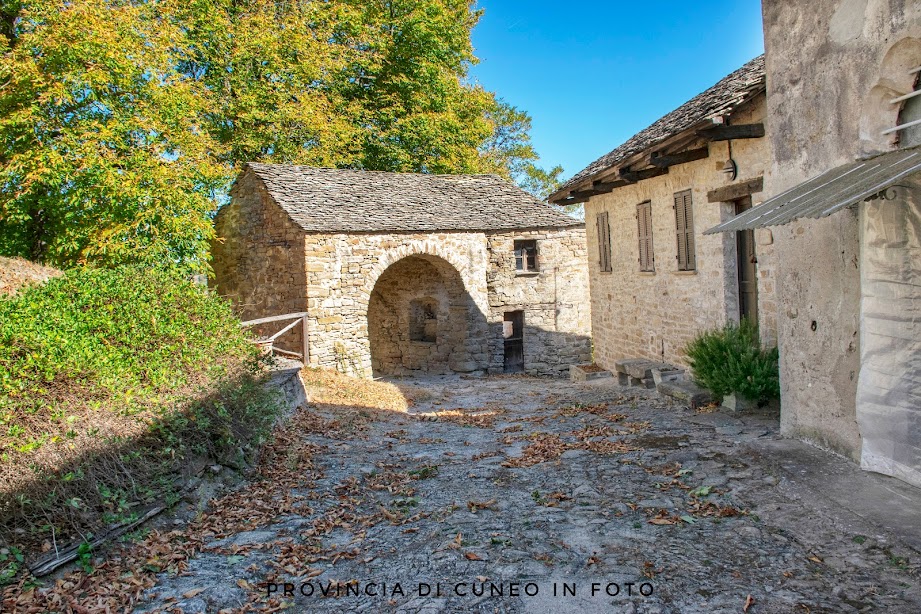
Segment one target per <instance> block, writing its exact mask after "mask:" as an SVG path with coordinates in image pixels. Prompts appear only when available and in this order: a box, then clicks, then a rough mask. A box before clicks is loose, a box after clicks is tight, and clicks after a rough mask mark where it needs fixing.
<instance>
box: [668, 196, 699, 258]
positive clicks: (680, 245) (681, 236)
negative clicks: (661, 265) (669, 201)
mask: <svg viewBox="0 0 921 614" xmlns="http://www.w3.org/2000/svg"><path fill="white" fill-rule="evenodd" d="M674 199H675V200H674V202H675V204H674V205H673V208H674V210H675V238H676V243H677V245H676V247H677V251H676V254H675V260H676V261H677V263H678V270H679V271H689V272H690V271H696V270H697V242H696V240H695V236H694V202H693V197H692V192H691V190H690V189H687V190H682V191H680V192H675V195H674Z"/></svg>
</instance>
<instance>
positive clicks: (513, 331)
mask: <svg viewBox="0 0 921 614" xmlns="http://www.w3.org/2000/svg"><path fill="white" fill-rule="evenodd" d="M502 336H503V338H504V341H505V372H506V373H521V372H522V371H524V312H523V311H507V312H506V313H505V321H504V322H503V323H502Z"/></svg>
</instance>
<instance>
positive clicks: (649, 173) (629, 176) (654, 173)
mask: <svg viewBox="0 0 921 614" xmlns="http://www.w3.org/2000/svg"><path fill="white" fill-rule="evenodd" d="M619 173H620V178H621V179H622V180H623V181H626V182H628V183H636V182H637V181H643V180H644V179H652V178H653V177H658V176H660V175H667V174H668V167H667V166H666V167H665V168H644V169H643V170H641V171H631V170H630V169H628V168H622V169H620V171H619Z"/></svg>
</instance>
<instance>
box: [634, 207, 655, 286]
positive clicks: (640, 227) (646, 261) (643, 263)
mask: <svg viewBox="0 0 921 614" xmlns="http://www.w3.org/2000/svg"><path fill="white" fill-rule="evenodd" d="M636 234H637V248H638V250H639V255H638V256H639V257H638V260H639V264H640V272H641V273H655V272H656V256H655V249H654V247H653V239H652V236H653V233H652V201H651V200H645V201H643V202H641V203H640V204H638V205H637V206H636Z"/></svg>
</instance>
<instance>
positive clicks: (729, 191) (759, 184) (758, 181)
mask: <svg viewBox="0 0 921 614" xmlns="http://www.w3.org/2000/svg"><path fill="white" fill-rule="evenodd" d="M762 190H764V177H755V178H754V179H748V180H746V181H741V182H739V183H732V184H729V185H726V186H723V187H721V188H716V189H715V190H710V191H709V192H707V202H711V203H724V202H729V201H733V200H739V199H740V198H745V197H746V196H751V195H752V194H754V193H755V192H761V191H762Z"/></svg>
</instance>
